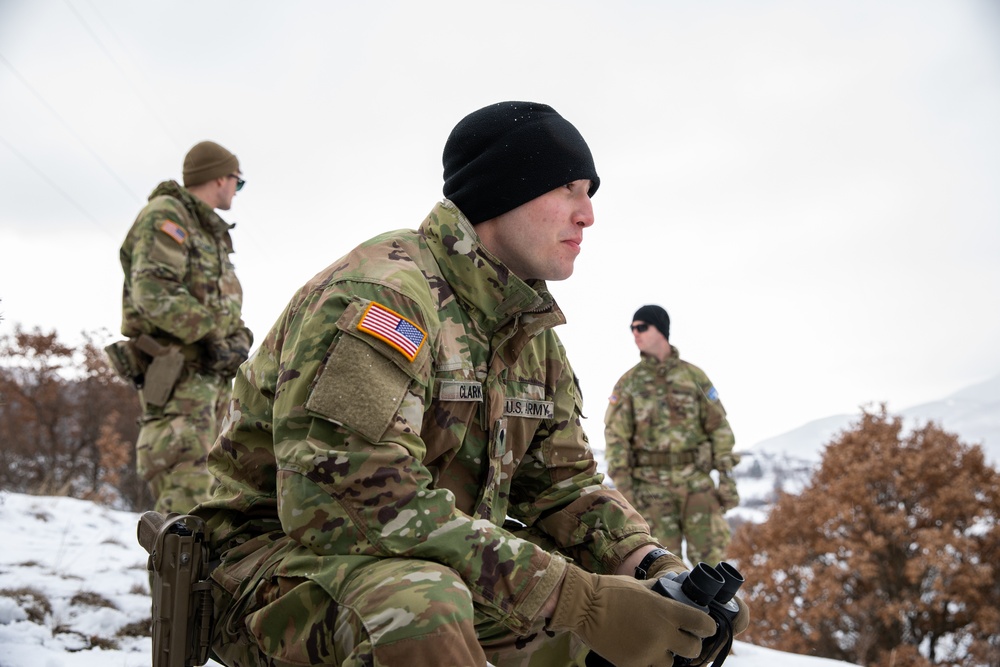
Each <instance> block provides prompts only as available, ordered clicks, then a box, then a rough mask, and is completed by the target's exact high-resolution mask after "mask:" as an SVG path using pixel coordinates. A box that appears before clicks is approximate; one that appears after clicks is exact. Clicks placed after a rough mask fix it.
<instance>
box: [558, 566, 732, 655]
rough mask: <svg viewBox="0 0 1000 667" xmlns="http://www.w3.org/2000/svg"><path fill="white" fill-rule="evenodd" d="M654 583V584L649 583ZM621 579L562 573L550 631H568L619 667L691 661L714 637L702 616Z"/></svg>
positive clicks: (573, 571) (709, 620)
mask: <svg viewBox="0 0 1000 667" xmlns="http://www.w3.org/2000/svg"><path fill="white" fill-rule="evenodd" d="M653 581H655V580H653ZM653 581H647V582H640V581H636V580H635V579H633V578H632V577H628V576H623V575H597V574H590V573H589V572H585V571H583V570H582V569H580V568H578V567H576V566H574V565H571V566H569V567H568V568H567V570H566V576H565V578H564V579H563V583H562V588H561V590H560V591H559V599H558V601H557V602H556V607H555V612H554V613H553V614H552V618H551V619H550V620H549V626H548V627H549V629H550V630H556V631H560V630H562V631H569V632H572V633H573V634H575V635H576V636H577V637H579V638H580V640H581V641H583V643H585V644H586V645H587V646H588V647H590V648H591V649H592V650H593V651H594V652H595V653H598V654H600V655H601V656H603V657H604V658H606V659H607V660H608V661H609V662H611V663H612V664H614V665H617V666H618V667H630V666H633V665H634V666H635V667H647V666H649V665H652V666H654V667H660V666H662V667H670V666H671V665H673V661H674V656H673V654H676V655H681V656H684V657H686V658H694V657H696V656H697V655H698V654H700V653H701V651H702V639H704V638H705V637H710V636H712V635H713V634H714V633H715V621H713V620H712V617H711V616H709V615H708V614H706V613H705V612H703V611H701V610H699V609H695V608H694V607H690V606H688V605H685V604H683V603H681V602H677V601H676V600H671V599H670V598H667V597H664V596H662V595H659V594H658V593H655V592H653V591H652V590H650V589H649V587H648V586H649V585H652V583H653Z"/></svg>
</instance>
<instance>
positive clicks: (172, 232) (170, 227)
mask: <svg viewBox="0 0 1000 667" xmlns="http://www.w3.org/2000/svg"><path fill="white" fill-rule="evenodd" d="M160 231H161V232H163V233H164V234H166V235H167V236H169V237H170V238H172V239H173V240H175V241H177V242H178V243H180V244H181V245H184V239H186V238H187V235H188V233H187V230H185V229H184V228H183V227H181V226H180V225H178V224H177V223H176V222H174V221H173V220H164V221H163V222H162V223H160Z"/></svg>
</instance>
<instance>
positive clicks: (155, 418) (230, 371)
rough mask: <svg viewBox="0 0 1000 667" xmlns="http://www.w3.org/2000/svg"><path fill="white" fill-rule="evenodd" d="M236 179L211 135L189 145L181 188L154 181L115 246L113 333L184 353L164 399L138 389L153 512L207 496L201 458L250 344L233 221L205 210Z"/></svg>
mask: <svg viewBox="0 0 1000 667" xmlns="http://www.w3.org/2000/svg"><path fill="white" fill-rule="evenodd" d="M242 186H243V179H242V177H241V175H240V166H239V161H238V160H237V159H236V156H235V155H233V154H232V153H230V152H229V151H228V150H226V149H225V148H223V147H222V146H220V145H218V144H216V143H213V142H211V141H205V142H201V143H199V144H197V145H195V146H194V147H193V148H192V149H191V150H190V151H189V152H188V154H187V156H186V157H185V159H184V187H181V186H180V185H178V184H177V183H176V182H175V181H166V182H163V183H160V184H159V185H158V186H157V187H156V189H155V190H153V193H152V194H151V195H150V196H149V203H148V204H147V205H146V206H145V208H143V209H142V211H140V213H139V215H138V217H137V218H136V220H135V222H134V223H133V225H132V228H131V229H130V230H129V232H128V235H127V236H126V238H125V242H124V243H123V244H122V247H121V252H120V258H121V265H122V270H123V272H124V274H125V284H124V289H123V290H122V333H123V334H124V335H125V336H126V337H128V338H129V339H130V340H132V341H136V340H137V339H139V337H140V336H142V335H143V334H147V335H149V336H151V337H152V338H153V339H154V340H155V341H156V342H157V343H159V344H160V345H162V346H164V349H169V348H170V347H173V348H175V349H179V350H180V351H181V352H182V353H183V355H184V366H183V369H182V370H181V373H180V376H179V378H177V381H176V383H175V384H174V387H173V391H172V392H171V393H170V395H169V399H168V400H167V401H166V403H165V404H164V405H162V406H157V405H152V404H150V403H149V402H148V401H147V400H146V396H144V392H143V390H142V388H140V391H139V398H140V401H141V402H142V404H143V416H142V424H141V430H140V432H139V439H138V442H137V444H136V459H137V468H138V471H139V474H140V475H142V477H143V478H144V479H145V480H146V481H147V482H148V484H149V488H150V490H151V492H152V494H153V497H154V498H156V506H155V509H156V510H157V511H160V512H163V513H167V512H178V513H181V514H184V513H186V512H188V511H190V510H191V508H193V507H194V506H195V505H196V504H197V503H198V502H200V501H202V500H205V499H206V498H207V497H208V496H209V495H210V490H211V487H212V484H213V483H214V478H213V477H212V475H211V473H209V472H208V469H207V468H206V467H205V459H206V456H207V454H208V450H209V448H210V447H211V445H212V443H213V442H214V441H215V438H216V436H217V435H218V432H219V431H218V425H219V422H220V420H221V416H222V415H224V414H225V410H226V408H227V407H228V404H229V397H230V393H231V388H232V378H233V377H234V375H235V374H236V368H237V367H238V366H239V364H240V363H242V362H243V361H244V360H246V357H247V355H248V353H249V350H250V345H251V343H252V336H251V333H250V330H249V329H248V328H247V327H246V326H244V324H243V319H242V316H241V311H242V306H243V290H242V288H241V287H240V282H239V280H238V279H237V278H236V273H235V271H234V268H233V264H232V262H231V261H230V258H229V255H230V253H232V252H233V245H232V239H231V238H230V235H229V232H230V229H232V227H233V226H234V225H231V224H229V223H227V222H226V221H225V220H223V219H222V218H221V217H219V215H218V214H217V213H216V212H215V210H214V209H219V210H223V211H226V210H229V207H230V205H231V203H232V200H233V197H234V196H235V194H236V192H237V190H239V189H240V188H241V187H242Z"/></svg>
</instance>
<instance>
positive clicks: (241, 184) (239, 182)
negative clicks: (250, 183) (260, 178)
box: [229, 174, 246, 192]
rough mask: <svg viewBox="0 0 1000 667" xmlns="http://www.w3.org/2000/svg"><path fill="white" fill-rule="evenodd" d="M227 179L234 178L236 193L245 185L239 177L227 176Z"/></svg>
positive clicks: (234, 175)
mask: <svg viewBox="0 0 1000 667" xmlns="http://www.w3.org/2000/svg"><path fill="white" fill-rule="evenodd" d="M229 178H235V179H236V191H237V192H239V191H240V190H242V189H243V186H244V185H245V184H246V181H245V180H243V179H242V178H240V177H239V176H237V175H236V174H229Z"/></svg>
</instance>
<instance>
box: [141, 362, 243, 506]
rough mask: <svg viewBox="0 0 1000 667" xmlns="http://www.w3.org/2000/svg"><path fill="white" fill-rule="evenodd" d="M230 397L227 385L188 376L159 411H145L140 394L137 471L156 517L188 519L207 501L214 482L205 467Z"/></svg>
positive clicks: (212, 378)
mask: <svg viewBox="0 0 1000 667" xmlns="http://www.w3.org/2000/svg"><path fill="white" fill-rule="evenodd" d="M230 392H231V382H230V381H228V380H224V379H222V378H221V377H219V376H218V375H212V374H202V373H196V372H191V371H185V372H184V374H183V375H182V376H181V379H180V380H179V381H178V383H177V385H176V386H175V387H174V391H173V394H172V395H171V398H170V400H169V401H167V404H166V405H165V406H163V407H156V406H152V405H147V404H146V402H145V400H144V399H143V397H142V391H141V390H140V392H139V398H140V400H141V401H142V405H143V416H142V425H141V427H140V429H139V439H138V441H137V442H136V469H137V471H138V473H139V475H141V476H142V478H143V479H144V480H146V483H147V484H149V490H150V492H151V493H152V494H153V497H154V498H155V499H156V505H155V506H154V508H153V509H154V510H156V511H157V512H161V513H163V514H167V513H169V512H177V513H179V514H187V513H188V512H190V511H191V509H192V508H194V506H195V505H197V504H198V503H200V502H202V501H203V500H207V499H208V498H209V497H210V496H211V494H212V489H213V488H214V485H215V477H213V476H212V473H210V472H209V471H208V468H207V467H206V466H205V461H206V457H207V455H208V450H209V448H210V447H211V446H212V445H213V444H214V443H215V438H216V436H217V435H218V433H219V421H220V418H221V416H222V415H223V414H224V411H225V410H226V409H228V405H229V395H230Z"/></svg>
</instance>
